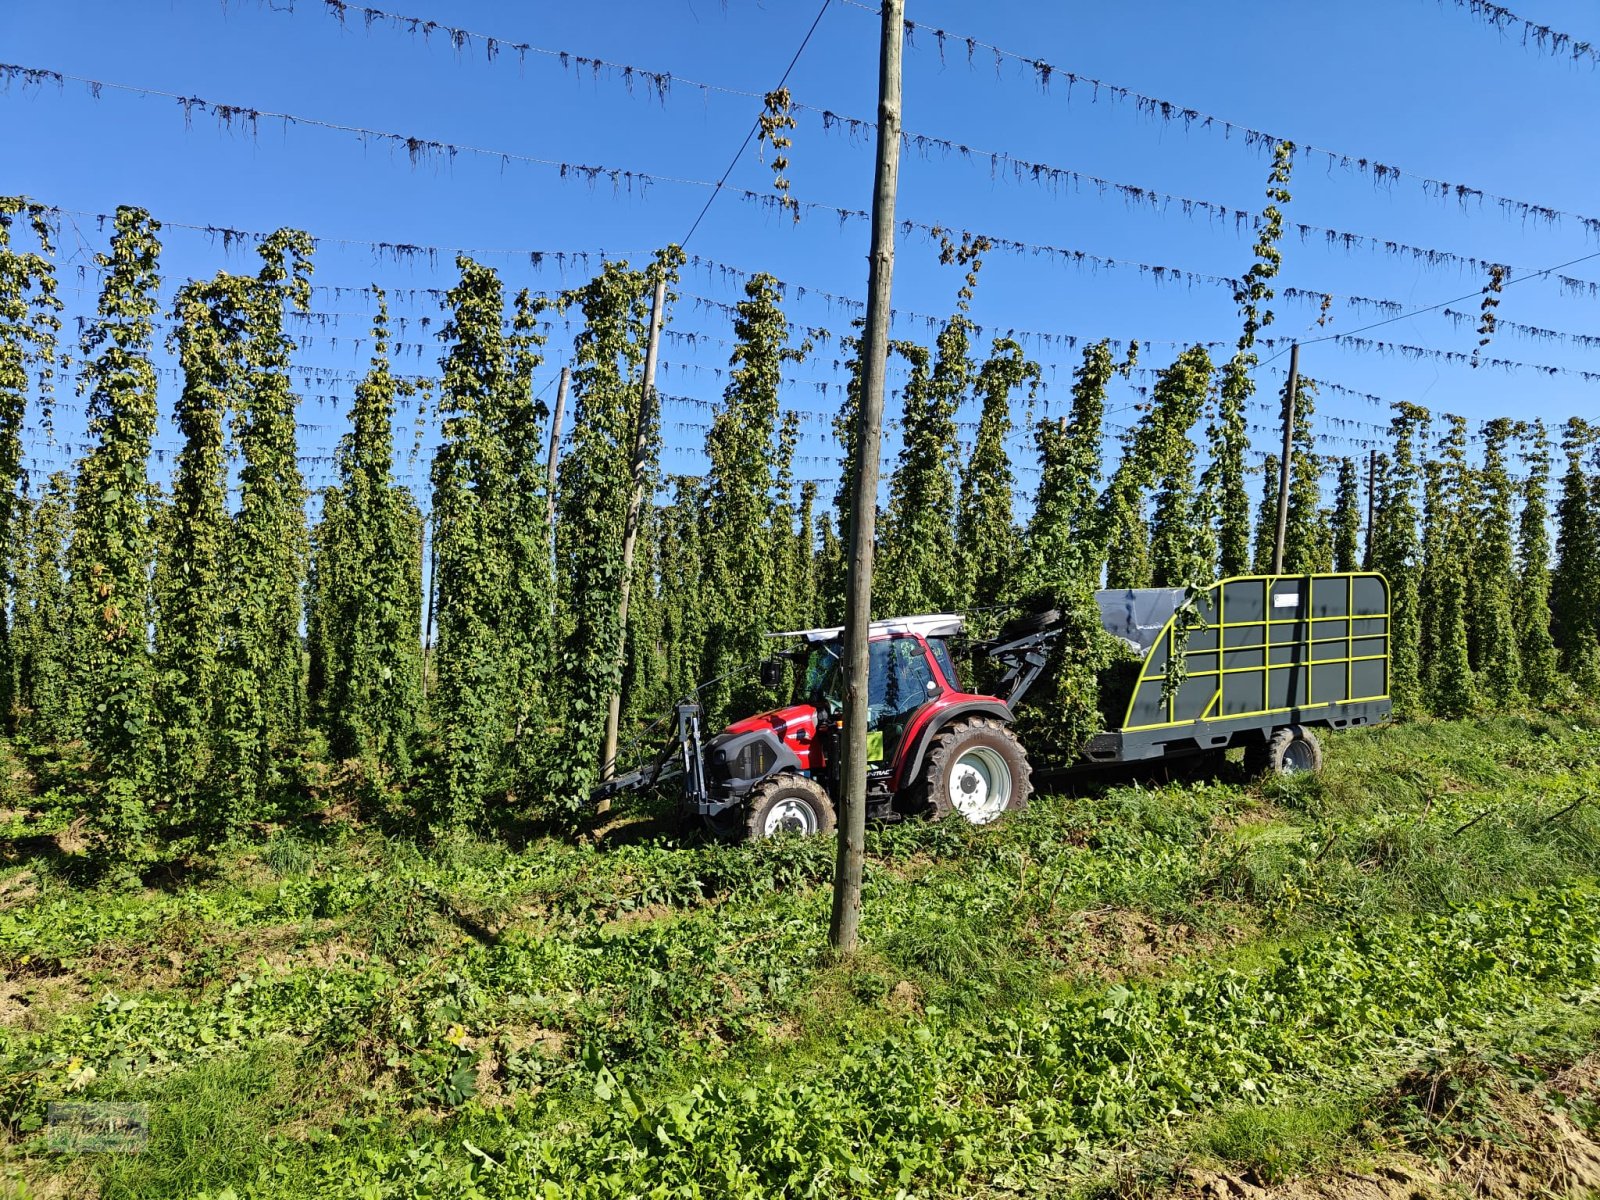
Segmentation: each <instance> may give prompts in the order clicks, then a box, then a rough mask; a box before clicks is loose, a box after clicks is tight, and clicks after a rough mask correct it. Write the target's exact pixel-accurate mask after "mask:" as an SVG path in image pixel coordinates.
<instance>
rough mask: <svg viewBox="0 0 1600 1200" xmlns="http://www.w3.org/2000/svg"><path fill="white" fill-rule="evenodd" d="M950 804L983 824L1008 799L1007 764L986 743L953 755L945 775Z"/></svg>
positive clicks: (969, 818) (1003, 808) (1001, 808)
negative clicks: (954, 758)
mask: <svg viewBox="0 0 1600 1200" xmlns="http://www.w3.org/2000/svg"><path fill="white" fill-rule="evenodd" d="M948 787H949V791H950V807H951V808H953V809H955V810H956V812H958V813H960V814H961V815H962V816H963V817H965V818H966V819H967V820H968V821H969V822H970V823H972V824H973V825H987V824H988V823H989V822H990V821H993V820H994V819H995V818H996V817H998V816H999V815H1000V814H1001V813H1003V812H1005V811H1006V808H1007V807H1008V806H1009V805H1010V803H1011V768H1010V767H1009V766H1007V765H1006V760H1005V759H1004V758H1002V757H1000V754H999V753H998V752H997V751H994V750H991V749H989V748H988V747H987V746H980V747H978V748H976V749H973V750H968V751H967V752H966V753H965V754H963V755H962V756H961V757H960V758H958V759H956V765H955V767H954V768H952V769H951V771H950V779H949V784H948Z"/></svg>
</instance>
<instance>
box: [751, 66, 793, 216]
mask: <svg viewBox="0 0 1600 1200" xmlns="http://www.w3.org/2000/svg"><path fill="white" fill-rule="evenodd" d="M764 104H765V107H764V108H763V109H762V112H761V120H760V129H761V132H760V135H759V136H758V138H757V140H758V141H759V142H761V143H763V144H766V145H771V147H772V186H773V188H775V189H776V190H777V193H778V207H780V208H784V209H787V210H788V211H789V212H790V213H791V214H792V215H793V217H794V219H795V221H796V222H798V221H799V220H800V202H799V201H798V200H796V199H795V198H794V197H793V196H791V195H790V194H789V177H788V174H787V172H788V170H789V147H790V146H792V145H794V139H793V138H791V137H790V136H789V135H788V134H787V133H785V132H784V131H785V130H788V129H793V128H794V98H793V97H792V96H790V95H789V89H788V88H779V89H778V90H777V91H775V92H768V93H767V94H766V97H765V99H764ZM763 157H765V152H764V151H763Z"/></svg>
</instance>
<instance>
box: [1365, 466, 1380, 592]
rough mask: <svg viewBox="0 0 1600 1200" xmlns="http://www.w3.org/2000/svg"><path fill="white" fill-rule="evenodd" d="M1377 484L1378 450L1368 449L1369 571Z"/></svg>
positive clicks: (1367, 548) (1367, 547)
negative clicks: (1374, 498)
mask: <svg viewBox="0 0 1600 1200" xmlns="http://www.w3.org/2000/svg"><path fill="white" fill-rule="evenodd" d="M1377 485H1378V452H1377V451H1376V450H1368V451H1367V546H1366V551H1367V552H1366V558H1365V564H1366V565H1365V569H1366V570H1368V571H1370V570H1372V522H1373V513H1374V512H1375V511H1376V505H1375V503H1374V500H1373V497H1374V496H1375V495H1376V493H1377Z"/></svg>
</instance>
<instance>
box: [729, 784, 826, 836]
mask: <svg viewBox="0 0 1600 1200" xmlns="http://www.w3.org/2000/svg"><path fill="white" fill-rule="evenodd" d="M833 826H834V815H833V801H832V799H830V798H829V796H828V791H827V789H826V788H824V787H823V786H822V785H821V784H820V783H818V782H817V781H816V780H815V779H807V778H806V777H805V776H804V775H794V774H791V773H787V772H786V773H784V774H782V775H774V776H773V777H772V778H771V779H769V780H767V781H766V782H765V783H763V784H761V785H760V786H758V787H757V788H755V790H753V791H752V792H751V793H750V799H749V801H748V802H747V804H746V805H745V818H744V832H745V836H746V837H747V838H749V840H751V841H752V842H754V841H760V840H761V839H763V838H772V837H778V836H780V835H782V834H786V833H799V834H813V833H832V832H833Z"/></svg>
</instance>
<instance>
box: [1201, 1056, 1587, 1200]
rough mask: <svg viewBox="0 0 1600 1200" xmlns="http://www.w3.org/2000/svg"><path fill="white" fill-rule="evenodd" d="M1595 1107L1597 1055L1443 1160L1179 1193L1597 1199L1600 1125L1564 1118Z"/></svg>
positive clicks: (1239, 1180) (1227, 1182) (1339, 1198)
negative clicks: (1496, 1130)
mask: <svg viewBox="0 0 1600 1200" xmlns="http://www.w3.org/2000/svg"><path fill="white" fill-rule="evenodd" d="M1597 1103H1600V1054H1597V1055H1591V1056H1589V1057H1588V1058H1586V1059H1584V1060H1582V1061H1581V1062H1579V1063H1577V1064H1576V1065H1574V1066H1572V1067H1570V1068H1568V1069H1567V1070H1565V1071H1562V1072H1560V1073H1559V1074H1556V1075H1554V1076H1552V1077H1551V1078H1550V1079H1549V1080H1547V1081H1546V1082H1544V1083H1542V1084H1540V1085H1538V1086H1537V1087H1534V1088H1532V1089H1530V1090H1528V1091H1525V1092H1518V1093H1515V1094H1507V1095H1506V1096H1505V1097H1504V1098H1503V1100H1502V1102H1501V1103H1500V1105H1499V1108H1498V1112H1499V1115H1500V1117H1501V1118H1503V1122H1504V1124H1503V1128H1502V1130H1501V1132H1500V1134H1499V1135H1498V1136H1496V1137H1495V1138H1493V1139H1492V1140H1488V1139H1485V1140H1477V1141H1470V1142H1463V1143H1459V1144H1457V1145H1455V1146H1454V1147H1453V1148H1451V1149H1450V1150H1449V1153H1448V1154H1447V1156H1445V1157H1442V1158H1440V1159H1429V1158H1424V1157H1421V1156H1420V1155H1417V1154H1411V1153H1404V1154H1395V1155H1391V1156H1388V1157H1387V1158H1386V1159H1385V1161H1383V1162H1382V1164H1381V1165H1379V1166H1378V1167H1376V1168H1375V1169H1374V1170H1371V1171H1367V1172H1334V1173H1327V1174H1322V1175H1317V1176H1312V1177H1308V1178H1304V1179H1298V1180H1292V1181H1289V1182H1285V1183H1278V1184H1266V1183H1263V1182H1262V1181H1261V1180H1259V1179H1257V1178H1255V1177H1254V1176H1253V1175H1251V1174H1249V1173H1247V1174H1244V1175H1227V1174H1209V1173H1200V1172H1194V1173H1192V1174H1191V1175H1190V1176H1189V1178H1188V1179H1187V1180H1186V1181H1185V1184H1184V1186H1182V1187H1180V1189H1179V1191H1178V1195H1179V1196H1180V1197H1185V1198H1189V1200H1435V1198H1438V1200H1445V1198H1446V1197H1453V1198H1459V1197H1462V1196H1470V1197H1485V1198H1495V1200H1498V1198H1500V1197H1505V1198H1507V1200H1510V1198H1512V1197H1528V1196H1551V1197H1555V1196H1559V1197H1572V1198H1573V1200H1580V1198H1591V1197H1595V1196H1600V1128H1595V1127H1585V1125H1584V1124H1580V1123H1579V1122H1578V1121H1575V1120H1574V1119H1573V1117H1572V1116H1571V1115H1569V1114H1570V1113H1572V1112H1574V1111H1584V1107H1585V1106H1587V1111H1588V1112H1590V1113H1592V1112H1593V1111H1594V1108H1593V1106H1594V1105H1595V1104H1597Z"/></svg>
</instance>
